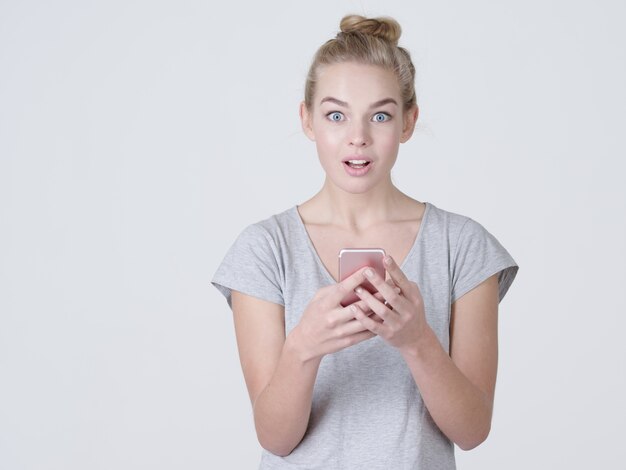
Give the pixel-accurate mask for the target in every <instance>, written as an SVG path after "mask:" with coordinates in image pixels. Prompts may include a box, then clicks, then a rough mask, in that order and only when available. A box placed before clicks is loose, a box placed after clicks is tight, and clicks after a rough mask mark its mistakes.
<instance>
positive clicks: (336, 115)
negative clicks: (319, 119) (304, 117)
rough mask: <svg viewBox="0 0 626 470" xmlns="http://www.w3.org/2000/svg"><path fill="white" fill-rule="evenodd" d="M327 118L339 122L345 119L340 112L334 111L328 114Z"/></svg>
mask: <svg viewBox="0 0 626 470" xmlns="http://www.w3.org/2000/svg"><path fill="white" fill-rule="evenodd" d="M326 117H328V119H330V120H331V121H335V122H339V121H341V120H342V119H343V114H341V113H340V112H339V111H333V112H332V113H328V114H327V115H326Z"/></svg>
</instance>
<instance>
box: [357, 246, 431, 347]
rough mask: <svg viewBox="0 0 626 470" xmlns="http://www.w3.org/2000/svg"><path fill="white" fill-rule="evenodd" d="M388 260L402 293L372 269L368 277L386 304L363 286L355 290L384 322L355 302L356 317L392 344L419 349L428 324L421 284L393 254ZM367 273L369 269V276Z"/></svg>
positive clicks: (390, 269) (390, 270) (389, 268)
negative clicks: (377, 319) (367, 313)
mask: <svg viewBox="0 0 626 470" xmlns="http://www.w3.org/2000/svg"><path fill="white" fill-rule="evenodd" d="M387 259H388V260H389V262H388V263H387V262H386V263H385V268H386V270H387V272H388V273H389V275H390V276H391V279H392V280H393V282H394V283H395V285H396V286H398V287H399V288H400V293H397V292H396V291H395V290H394V287H393V286H392V285H390V284H388V283H387V282H385V280H384V279H383V278H381V277H380V276H379V275H378V274H377V273H376V272H375V270H373V269H370V272H371V274H372V276H369V277H368V278H367V279H368V280H369V281H370V282H371V283H372V284H373V285H374V287H375V288H376V289H377V290H378V292H379V293H380V294H381V295H382V297H383V298H384V301H386V303H383V302H384V301H380V300H378V299H377V298H376V297H374V296H373V295H372V294H370V293H369V292H368V291H367V290H366V289H363V288H361V287H357V288H356V289H355V291H356V293H357V295H358V296H359V298H360V299H362V300H363V301H365V302H366V303H367V305H368V306H369V308H370V309H371V310H372V311H373V312H374V313H376V315H378V316H379V317H380V318H382V320H383V321H382V323H381V322H377V321H374V320H373V319H371V318H370V317H368V316H367V315H366V314H365V313H364V312H363V310H361V309H360V308H359V307H358V306H356V305H355V304H353V305H354V307H355V308H354V309H353V310H354V317H355V318H356V319H357V320H359V321H360V322H361V323H362V324H363V326H365V327H366V328H367V329H368V330H370V331H371V332H372V333H375V334H377V335H378V336H380V337H382V338H383V339H384V340H385V341H387V343H389V344H390V345H392V346H395V347H396V348H398V349H399V350H400V351H409V350H411V349H413V348H415V346H416V345H417V343H418V342H419V340H420V338H421V337H422V334H423V332H424V331H425V329H426V328H427V327H428V324H427V323H426V315H425V314H424V301H423V299H422V294H421V292H420V290H419V287H418V286H417V284H416V283H415V282H412V281H409V280H408V279H407V277H406V276H405V274H404V273H403V272H402V270H401V269H400V267H399V266H398V265H397V264H396V262H395V261H394V260H393V259H392V258H391V256H388V257H387ZM367 272H368V271H365V273H366V276H367Z"/></svg>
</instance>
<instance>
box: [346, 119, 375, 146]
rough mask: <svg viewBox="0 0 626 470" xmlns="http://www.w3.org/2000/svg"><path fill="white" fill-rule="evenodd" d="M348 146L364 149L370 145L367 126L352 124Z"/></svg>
mask: <svg viewBox="0 0 626 470" xmlns="http://www.w3.org/2000/svg"><path fill="white" fill-rule="evenodd" d="M349 139H350V145H353V146H355V147H366V146H367V145H369V143H370V136H369V133H368V131H367V125H364V124H363V123H360V122H354V123H353V124H352V126H351V127H350V136H349Z"/></svg>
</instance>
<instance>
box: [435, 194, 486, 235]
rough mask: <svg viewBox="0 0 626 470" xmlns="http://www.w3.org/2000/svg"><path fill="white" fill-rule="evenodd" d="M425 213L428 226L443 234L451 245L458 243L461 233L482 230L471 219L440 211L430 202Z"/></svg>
mask: <svg viewBox="0 0 626 470" xmlns="http://www.w3.org/2000/svg"><path fill="white" fill-rule="evenodd" d="M427 211H428V213H427V214H426V215H425V216H426V217H427V218H428V224H429V226H430V227H431V228H432V229H433V230H436V231H437V232H439V233H445V234H446V235H447V237H448V239H449V241H450V243H451V244H452V245H454V244H455V243H456V242H457V241H458V239H459V236H460V235H461V234H462V233H465V232H473V231H477V230H478V231H479V230H481V229H484V228H483V226H482V225H481V224H479V223H478V222H477V221H475V220H474V219H472V218H471V217H469V216H467V215H464V214H459V213H457V212H452V211H449V210H445V209H442V208H440V207H437V206H436V205H434V204H433V203H431V202H429V203H428V206H427Z"/></svg>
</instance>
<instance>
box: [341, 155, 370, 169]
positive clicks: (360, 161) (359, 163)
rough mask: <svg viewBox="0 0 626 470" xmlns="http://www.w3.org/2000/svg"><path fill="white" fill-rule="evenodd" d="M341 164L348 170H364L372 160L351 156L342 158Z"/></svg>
mask: <svg viewBox="0 0 626 470" xmlns="http://www.w3.org/2000/svg"><path fill="white" fill-rule="evenodd" d="M342 162H343V163H344V165H348V166H349V167H350V168H365V167H366V166H368V165H369V164H370V163H371V162H372V160H371V159H369V158H368V157H366V156H363V155H351V156H349V157H346V158H344V159H343V160H342Z"/></svg>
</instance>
